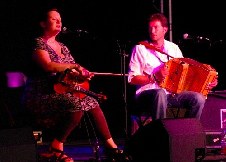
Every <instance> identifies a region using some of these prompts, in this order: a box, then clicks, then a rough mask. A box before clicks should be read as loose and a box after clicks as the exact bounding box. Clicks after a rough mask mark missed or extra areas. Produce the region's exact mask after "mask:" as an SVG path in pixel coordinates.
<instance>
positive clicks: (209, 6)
mask: <svg viewBox="0 0 226 162" xmlns="http://www.w3.org/2000/svg"><path fill="white" fill-rule="evenodd" d="M53 3H54V5H55V6H58V7H60V8H61V9H62V20H63V26H65V27H67V29H69V30H70V31H72V32H70V33H66V34H61V36H60V39H61V40H62V41H63V42H64V43H65V44H67V45H68V46H69V48H70V49H71V51H72V53H73V55H74V57H75V59H76V60H77V62H79V63H80V64H81V65H83V66H85V67H87V68H88V69H89V70H90V71H94V72H101V73H102V72H105V73H116V74H120V73H123V72H126V73H127V68H128V61H129V57H130V51H131V48H132V46H133V45H134V44H136V43H137V42H138V41H140V40H143V39H145V38H146V36H147V35H146V34H147V26H146V19H147V17H148V15H149V14H150V13H155V12H160V11H161V3H160V0H132V1H123V0H121V1H119V0H114V1H113V0H112V1H94V0H76V1H74V0H55V1H50V0H32V1H25V0H7V1H6V0H3V1H1V13H0V15H1V17H0V18H1V30H0V32H1V33H0V41H1V61H0V63H1V66H0V68H1V80H2V81H1V83H0V86H1V90H2V92H3V94H4V95H2V98H3V101H2V102H3V103H4V105H5V104H6V105H8V106H9V107H10V109H12V110H11V112H12V113H14V112H15V111H18V108H17V107H18V103H17V101H18V98H19V96H20V89H19V90H17V89H13V90H12V89H11V88H9V87H7V86H6V78H5V73H6V72H7V71H22V72H23V71H24V70H27V69H28V68H27V67H26V62H25V61H26V58H27V56H28V55H29V54H30V53H29V50H28V47H29V43H30V40H31V38H32V36H33V34H34V30H35V26H34V20H35V16H36V14H37V13H38V11H39V10H41V9H42V8H43V7H45V6H47V5H50V4H53ZM171 5H172V24H171V25H172V36H173V38H172V41H173V42H175V43H177V44H178V45H179V46H180V48H181V50H182V52H183V53H184V56H185V57H190V58H193V59H196V60H198V61H200V62H203V63H208V64H211V65H212V66H213V67H214V68H215V69H216V70H217V71H218V72H219V85H218V86H217V87H216V88H215V90H225V88H226V85H225V78H226V77H225V72H224V69H225V62H224V59H223V57H224V54H225V47H226V46H225V37H226V33H225V29H226V27H225V22H224V20H225V18H224V15H225V7H224V5H223V1H209V2H207V1H205V0H199V1H197V0H185V1H181V0H173V1H172V4H171ZM163 7H164V13H165V15H166V16H167V17H169V2H168V1H164V4H163ZM78 30H80V31H81V32H77V31H78ZM84 31H86V32H84ZM185 33H188V34H189V36H190V38H191V39H186V40H185V39H183V35H184V34H185ZM166 39H169V36H168V37H166ZM126 79H127V78H126V77H122V76H98V75H97V76H95V77H94V78H93V80H92V81H91V90H93V91H95V92H103V93H104V94H106V95H107V97H108V100H107V101H106V102H105V103H103V110H104V112H105V113H106V116H107V119H108V120H109V125H110V128H111V129H112V131H113V133H114V135H116V136H124V135H125V131H126V129H127V128H126V127H127V124H128V123H127V122H128V121H129V119H128V117H127V115H128V114H127V113H128V112H129V111H130V106H131V105H130V103H132V101H131V100H132V96H133V93H132V92H133V87H131V86H129V85H127V80H126Z"/></svg>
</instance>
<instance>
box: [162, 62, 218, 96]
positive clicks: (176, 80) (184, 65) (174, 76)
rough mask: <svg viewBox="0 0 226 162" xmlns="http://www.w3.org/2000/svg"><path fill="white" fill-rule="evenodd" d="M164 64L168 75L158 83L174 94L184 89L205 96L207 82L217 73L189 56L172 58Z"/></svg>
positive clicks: (207, 90) (207, 91) (206, 93)
mask: <svg viewBox="0 0 226 162" xmlns="http://www.w3.org/2000/svg"><path fill="white" fill-rule="evenodd" d="M166 65H167V66H168V68H169V75H168V76H167V77H166V78H165V80H164V81H163V82H162V83H160V87H162V88H165V89H166V90H167V91H169V92H171V93H174V94H177V93H180V92H182V91H185V90H186V91H195V92H199V93H202V94H203V95H204V96H207V95H208V93H209V89H207V86H208V84H209V83H211V82H212V81H213V79H214V78H215V77H216V76H217V75H218V73H217V71H216V70H215V69H214V68H213V67H211V66H210V65H208V64H203V63H200V62H198V61H196V60H193V59H191V58H173V59H171V60H169V61H168V62H167V63H166Z"/></svg>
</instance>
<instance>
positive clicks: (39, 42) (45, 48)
mask: <svg viewBox="0 0 226 162" xmlns="http://www.w3.org/2000/svg"><path fill="white" fill-rule="evenodd" d="M38 22H39V25H40V27H41V31H42V32H41V34H40V36H37V37H36V38H35V43H34V46H33V48H32V50H33V52H32V54H31V60H30V66H29V71H30V73H27V74H26V75H27V82H26V86H25V90H24V93H23V96H22V104H23V106H24V107H25V108H26V109H27V110H29V112H31V113H32V114H33V115H34V116H37V117H38V116H39V117H40V116H48V115H50V116H51V114H57V115H58V116H59V117H60V122H58V123H56V126H57V130H56V132H55V134H54V136H55V137H54V139H53V140H52V142H51V144H50V147H49V152H50V153H51V155H53V156H54V157H56V158H57V161H63V162H73V159H72V158H70V157H69V156H67V155H66V154H65V153H64V143H65V141H66V140H67V137H68V136H69V135H70V134H71V132H72V131H73V130H74V129H75V128H76V127H77V126H78V124H79V123H80V120H81V118H82V117H83V114H84V112H87V113H89V114H91V115H92V117H93V119H94V122H95V124H96V127H97V128H98V130H99V132H100V134H101V135H102V137H103V140H104V141H105V144H106V148H108V149H107V150H109V151H108V152H109V153H110V154H109V155H111V157H110V158H111V159H112V160H113V159H115V158H117V157H119V156H120V157H122V155H123V151H122V150H120V149H119V148H118V146H117V144H116V143H115V141H114V140H113V138H112V135H111V133H110V131H109V128H108V124H107V122H106V119H105V116H104V113H103V112H102V110H101V108H100V105H99V103H98V101H97V100H96V99H95V98H94V97H91V96H89V95H86V96H84V97H79V96H76V95H73V93H70V92H65V93H61V92H60V93H57V92H56V91H54V88H53V85H54V81H55V79H56V76H57V75H56V74H59V73H64V72H65V71H68V70H67V69H69V71H70V72H69V73H70V74H72V76H73V75H74V76H79V77H81V78H83V79H84V80H90V79H91V78H92V77H93V76H94V75H93V73H91V72H89V71H88V70H87V69H85V68H83V67H82V66H80V65H79V64H78V63H77V62H75V59H74V58H73V57H72V55H71V53H70V50H69V49H68V48H67V47H66V46H65V45H64V44H63V43H62V42H59V41H58V40H57V39H56V37H57V35H58V34H59V33H60V32H61V29H62V20H61V15H60V13H59V11H58V10H57V9H55V8H51V9H48V10H46V11H45V12H43V13H42V14H41V15H40V19H39V21H38Z"/></svg>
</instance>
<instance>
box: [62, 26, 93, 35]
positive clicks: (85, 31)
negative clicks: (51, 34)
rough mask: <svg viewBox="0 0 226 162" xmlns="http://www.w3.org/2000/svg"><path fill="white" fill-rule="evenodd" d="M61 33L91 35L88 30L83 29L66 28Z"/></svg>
mask: <svg viewBox="0 0 226 162" xmlns="http://www.w3.org/2000/svg"><path fill="white" fill-rule="evenodd" d="M61 32H62V33H64V34H67V33H78V34H81V33H85V34H88V33H89V32H88V31H87V30H82V29H76V30H70V29H68V28H67V27H65V26H64V27H63V28H62V31H61Z"/></svg>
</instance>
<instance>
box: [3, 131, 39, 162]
mask: <svg viewBox="0 0 226 162" xmlns="http://www.w3.org/2000/svg"><path fill="white" fill-rule="evenodd" d="M0 161H1V162H16V161H17V162H36V161H37V151H36V142H35V139H34V135H33V131H32V129H31V128H9V129H2V130H0Z"/></svg>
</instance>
